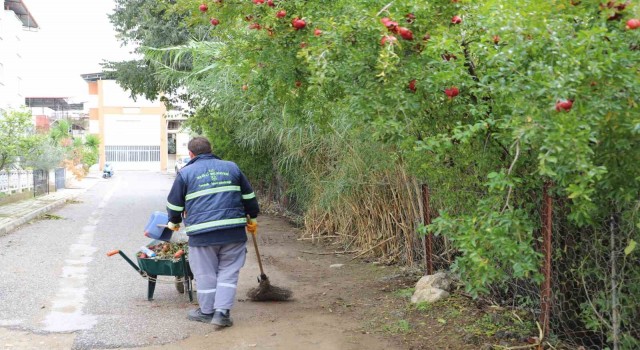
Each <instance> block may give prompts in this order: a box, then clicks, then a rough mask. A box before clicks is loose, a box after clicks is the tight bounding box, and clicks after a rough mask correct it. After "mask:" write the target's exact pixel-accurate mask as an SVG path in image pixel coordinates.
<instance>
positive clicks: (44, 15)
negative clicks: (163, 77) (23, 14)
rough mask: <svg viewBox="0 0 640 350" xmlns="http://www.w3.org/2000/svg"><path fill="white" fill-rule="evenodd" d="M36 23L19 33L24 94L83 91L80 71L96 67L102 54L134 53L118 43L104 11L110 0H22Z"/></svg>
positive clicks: (107, 57) (109, 8)
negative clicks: (33, 29)
mask: <svg viewBox="0 0 640 350" xmlns="http://www.w3.org/2000/svg"><path fill="white" fill-rule="evenodd" d="M24 3H25V4H26V6H27V8H28V9H29V11H30V12H31V14H32V16H33V17H34V18H35V20H36V22H37V23H38V25H39V27H40V29H38V30H36V31H32V32H24V33H23V35H22V47H21V51H22V57H23V63H24V66H25V68H26V69H25V73H24V74H23V77H22V78H23V87H22V92H23V95H24V96H25V97H77V98H80V99H82V98H83V97H84V96H86V95H87V84H86V82H85V81H84V80H82V78H81V77H80V75H81V74H86V73H97V72H100V71H101V67H100V62H102V61H103V60H113V61H119V60H126V59H129V58H133V57H135V56H134V55H133V54H131V53H130V51H131V48H123V47H120V43H119V42H118V40H117V39H116V37H115V35H116V34H115V31H114V29H113V25H112V24H111V23H110V22H109V19H108V18H107V15H108V14H109V13H111V12H113V8H114V7H115V3H114V1H113V0H56V1H52V0H24Z"/></svg>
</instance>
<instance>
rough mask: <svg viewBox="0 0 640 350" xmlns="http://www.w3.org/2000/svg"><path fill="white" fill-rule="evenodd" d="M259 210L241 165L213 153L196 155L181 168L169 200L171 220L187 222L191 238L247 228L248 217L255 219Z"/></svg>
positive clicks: (187, 230) (168, 207)
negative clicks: (239, 166)
mask: <svg viewBox="0 0 640 350" xmlns="http://www.w3.org/2000/svg"><path fill="white" fill-rule="evenodd" d="M259 211H260V209H259V207H258V201H257V199H256V195H255V194H254V193H253V189H252V188H251V185H250V184H249V181H248V180H247V178H246V177H245V176H244V174H243V173H242V171H240V169H239V168H238V166H237V165H236V164H235V163H234V162H230V161H225V160H221V159H220V158H218V157H216V156H215V155H213V154H211V153H205V154H200V155H198V156H196V157H195V158H193V159H191V161H189V163H187V165H185V166H184V167H183V168H182V169H180V171H179V172H178V173H177V174H176V179H175V181H174V183H173V187H172V188H171V191H170V192H169V196H168V197H167V212H168V214H169V221H171V222H173V223H180V222H181V221H184V224H185V226H186V232H187V235H188V236H194V235H200V234H203V233H213V232H214V231H220V232H221V233H223V232H230V231H237V230H229V229H232V228H239V227H242V226H245V225H246V222H247V218H246V216H247V214H248V215H249V216H250V217H251V218H255V217H256V216H258V213H259ZM183 219H184V220H183ZM242 232H244V231H242ZM245 239H246V238H245Z"/></svg>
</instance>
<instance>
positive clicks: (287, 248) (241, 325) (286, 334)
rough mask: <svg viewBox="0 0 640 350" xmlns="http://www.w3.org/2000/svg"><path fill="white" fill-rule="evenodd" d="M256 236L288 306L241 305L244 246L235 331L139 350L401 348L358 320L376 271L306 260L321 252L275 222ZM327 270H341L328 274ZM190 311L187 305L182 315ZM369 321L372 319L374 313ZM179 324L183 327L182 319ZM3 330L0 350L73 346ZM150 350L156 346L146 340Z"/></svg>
mask: <svg viewBox="0 0 640 350" xmlns="http://www.w3.org/2000/svg"><path fill="white" fill-rule="evenodd" d="M259 232H260V233H259V244H260V246H261V253H262V255H263V263H264V266H265V270H266V271H265V272H266V273H267V275H268V276H269V277H270V279H271V281H272V283H273V284H274V285H277V286H281V287H286V288H289V289H291V290H293V291H294V300H293V301H291V302H278V303H274V302H271V303H255V302H250V301H247V300H245V299H244V298H245V297H244V296H245V293H246V291H247V290H248V289H249V288H251V287H254V286H256V285H257V281H256V276H258V275H259V270H258V268H257V263H256V259H255V252H254V251H253V249H252V246H251V245H248V247H249V254H248V258H247V263H246V265H245V268H244V269H243V270H242V272H241V280H240V288H239V291H238V303H237V304H236V307H235V308H234V310H233V317H234V321H235V325H234V326H233V327H231V328H228V329H223V330H216V329H215V328H214V327H213V326H212V327H211V330H210V332H206V331H205V332H204V333H203V332H194V333H193V334H192V335H191V336H189V337H187V338H185V339H183V340H180V341H177V342H172V343H168V344H163V345H154V346H148V347H145V349H209V348H212V347H218V348H223V349H318V350H329V349H341V350H343V349H346V350H348V349H354V350H355V349H370V350H377V349H402V348H403V347H402V346H400V345H398V344H396V343H394V342H393V341H391V340H388V339H385V338H384V337H383V336H382V335H380V334H374V332H373V329H372V328H371V327H370V325H368V324H367V322H366V320H363V319H362V315H363V312H369V311H371V310H375V307H376V301H375V300H369V299H367V297H366V296H367V293H362V285H361V284H360V281H361V280H362V279H363V278H365V277H366V276H370V275H371V272H375V271H376V270H380V268H378V267H376V266H373V265H371V264H366V263H361V262H355V263H348V258H347V257H344V256H334V255H322V254H308V253H304V252H303V251H317V252H323V251H324V250H322V248H321V247H316V246H314V245H312V244H310V243H308V242H305V241H298V240H297V238H298V234H297V232H296V230H295V228H293V227H291V225H289V224H288V223H287V222H286V221H284V220H282V219H279V218H273V217H261V218H260V228H259ZM332 264H344V265H343V266H342V267H339V268H336V267H334V268H331V267H330V266H331V265H332ZM363 274H364V276H363ZM360 296H361V297H360ZM192 307H193V306H189V305H185V309H184V312H185V314H186V311H187V310H188V309H190V308H192ZM356 310H357V312H356ZM371 317H374V318H375V317H376V315H375V312H374V313H373V314H372V315H371ZM173 322H175V321H173ZM184 322H189V321H187V320H186V319H185V320H184ZM0 326H3V325H0ZM4 326H8V328H2V327H0V344H1V345H0V349H42V348H48V349H74V348H78V343H77V342H76V343H74V339H75V337H76V334H75V333H67V334H65V333H49V334H47V333H43V334H34V333H30V332H25V331H23V330H12V329H11V327H10V326H11V325H4ZM153 334H154V332H153V331H150V332H149V333H148V334H143V335H141V336H143V337H148V338H152V337H153ZM185 336H187V335H185ZM149 343H156V342H155V341H153V340H152V339H150V340H149ZM74 344H75V345H74ZM80 348H82V347H80Z"/></svg>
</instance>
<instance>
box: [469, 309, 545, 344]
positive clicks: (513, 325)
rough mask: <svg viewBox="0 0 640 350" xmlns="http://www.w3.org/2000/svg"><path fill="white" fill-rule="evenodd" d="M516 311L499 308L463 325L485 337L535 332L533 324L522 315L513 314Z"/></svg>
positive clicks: (524, 334)
mask: <svg viewBox="0 0 640 350" xmlns="http://www.w3.org/2000/svg"><path fill="white" fill-rule="evenodd" d="M515 312H516V311H509V310H499V311H495V312H491V313H487V314H484V315H483V316H482V317H480V318H478V319H477V320H476V321H475V322H473V323H472V324H470V325H468V326H466V327H465V331H467V332H468V333H471V334H475V335H480V336H486V337H493V336H499V337H511V336H526V335H530V334H535V333H536V326H535V324H534V323H533V322H532V321H530V320H527V319H526V317H525V316H524V315H523V316H522V317H521V316H517V317H516V316H515V315H514V314H513V313H515Z"/></svg>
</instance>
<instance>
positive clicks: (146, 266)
mask: <svg viewBox="0 0 640 350" xmlns="http://www.w3.org/2000/svg"><path fill="white" fill-rule="evenodd" d="M188 264H189V262H188V261H187V262H186V264H183V263H182V261H181V260H179V259H178V260H172V259H156V258H144V259H143V258H138V266H140V269H141V270H142V271H144V272H146V273H147V274H149V275H156V276H158V275H161V276H184V275H185V272H187V273H190V272H191V271H189V265H188ZM185 267H186V269H187V271H185Z"/></svg>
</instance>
